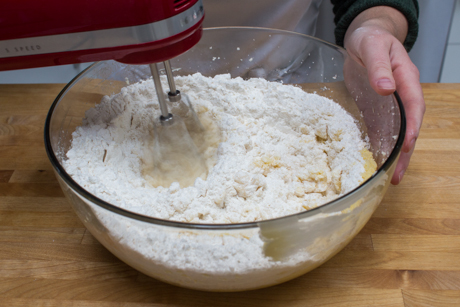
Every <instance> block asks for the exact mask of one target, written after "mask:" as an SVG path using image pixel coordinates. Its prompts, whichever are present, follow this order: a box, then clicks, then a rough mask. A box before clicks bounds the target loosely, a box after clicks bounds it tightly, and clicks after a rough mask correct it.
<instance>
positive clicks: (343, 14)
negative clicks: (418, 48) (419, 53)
mask: <svg viewBox="0 0 460 307" xmlns="http://www.w3.org/2000/svg"><path fill="white" fill-rule="evenodd" d="M331 2H332V4H333V6H334V14H335V18H334V22H335V24H336V29H335V37H336V43H337V44H338V45H342V46H343V45H344V41H345V36H346V33H349V32H350V31H348V29H349V27H350V26H353V25H352V24H355V25H356V24H357V23H359V24H362V22H363V21H366V20H368V19H373V18H372V17H383V16H382V15H384V12H383V11H379V10H375V8H377V7H379V8H382V7H388V8H389V9H391V8H392V9H396V10H397V11H398V12H399V13H400V14H402V15H403V16H404V17H405V24H404V25H403V27H404V28H403V29H398V28H397V27H396V28H393V29H391V31H393V30H395V34H396V35H397V37H398V39H399V37H401V36H403V35H404V32H405V33H406V34H405V35H404V36H405V39H404V41H403V45H404V47H405V48H406V50H407V51H409V50H410V49H411V48H412V46H413V44H414V43H415V40H416V38H417V35H418V20H417V19H418V13H419V8H418V2H417V0H331ZM363 13H364V15H362V14H363ZM390 15H391V16H395V15H394V14H393V12H391V14H390ZM358 17H359V20H356V19H357V18H358ZM369 17H371V18H369ZM395 17H396V20H395V22H396V24H398V23H399V17H397V15H396V16H395ZM388 21H389V20H387V21H386V22H385V26H389V27H390V28H391V26H392V25H391V22H393V21H389V22H390V24H387V22H388ZM389 30H390V29H389ZM396 32H397V33H396Z"/></svg>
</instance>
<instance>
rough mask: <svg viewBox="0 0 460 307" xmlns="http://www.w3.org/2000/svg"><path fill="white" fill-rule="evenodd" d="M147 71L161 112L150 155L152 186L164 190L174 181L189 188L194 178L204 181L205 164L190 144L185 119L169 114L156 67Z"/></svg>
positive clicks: (152, 66)
mask: <svg viewBox="0 0 460 307" xmlns="http://www.w3.org/2000/svg"><path fill="white" fill-rule="evenodd" d="M150 70H151V72H152V77H153V82H154V84H155V90H156V92H157V96H158V101H159V104H160V111H161V116H160V118H159V124H158V122H157V123H156V124H155V125H154V127H155V143H154V148H153V153H152V154H151V159H152V160H153V161H151V163H149V164H150V165H152V166H153V170H152V172H150V174H149V177H150V178H151V183H152V184H153V185H154V186H163V187H165V188H168V187H169V186H170V185H171V183H173V182H179V184H180V185H181V187H187V186H191V185H193V184H194V182H195V180H196V178H198V177H202V178H203V179H205V178H206V176H207V172H208V169H207V167H206V163H205V161H204V158H203V156H202V155H201V154H200V152H199V150H198V148H197V146H196V145H195V143H194V142H193V140H192V137H191V136H190V134H189V131H188V129H187V126H186V125H185V123H184V120H182V118H181V117H180V116H178V115H173V114H171V113H169V111H168V105H167V104H166V99H165V95H164V92H163V89H162V85H161V80H160V74H159V72H158V67H157V65H156V64H150ZM171 77H172V74H171ZM170 82H171V81H170ZM172 82H174V81H172ZM170 84H171V83H170ZM174 88H175V87H174ZM176 96H177V95H176ZM179 99H180V96H179Z"/></svg>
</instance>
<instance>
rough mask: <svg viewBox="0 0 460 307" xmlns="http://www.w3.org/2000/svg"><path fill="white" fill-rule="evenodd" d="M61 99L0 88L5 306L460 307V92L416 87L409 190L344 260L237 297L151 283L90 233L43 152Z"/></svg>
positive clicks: (401, 188) (396, 190)
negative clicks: (416, 129) (421, 115)
mask: <svg viewBox="0 0 460 307" xmlns="http://www.w3.org/2000/svg"><path fill="white" fill-rule="evenodd" d="M62 88H63V84H46V85H45V84H42V85H0V306H8V307H15V306H47V307H54V306H56V307H66V306H72V307H75V306H88V307H93V306H104V307H105V306H110V307H117V306H120V307H121V306H123V307H131V306H162V307H165V306H353V307H357V306H406V307H408V306H460V84H423V90H424V93H425V99H426V104H427V111H426V114H425V119H424V123H423V126H422V130H421V133H420V137H419V139H418V142H417V147H416V150H415V152H414V155H413V157H412V162H411V164H410V167H409V169H408V171H407V173H406V175H405V177H404V180H403V182H402V183H401V184H400V185H398V186H391V187H390V188H389V190H388V192H387V194H386V196H385V198H384V199H383V201H382V203H381V204H380V206H379V208H378V209H377V211H376V212H375V213H374V215H373V216H372V218H371V219H370V221H369V222H368V223H367V225H366V226H365V227H364V229H363V230H362V231H361V232H360V233H359V234H358V236H357V237H356V238H355V239H354V240H353V241H352V242H351V243H350V244H349V245H348V246H347V247H346V248H345V249H344V250H343V251H341V252H340V253H339V254H337V255H336V256H335V257H333V258H332V259H331V260H329V261H328V262H326V263H325V264H324V265H322V266H321V267H319V268H317V269H315V270H314V271H312V272H310V273H308V274H306V275H303V276H301V277H299V278H297V279H295V280H292V281H289V282H286V283H284V284H281V285H278V286H274V287H270V288H266V289H262V290H256V291H247V292H239V293H207V292H199V291H193V290H188V289H183V288H179V287H175V286H170V285H168V284H165V283H163V282H160V281H157V280H155V279H153V278H150V277H148V276H145V275H143V274H142V273H139V272H138V271H136V270H134V269H132V268H131V267H129V266H128V265H126V264H124V263H123V262H121V261H120V260H118V259H117V258H116V257H115V256H113V255H112V254H111V253H110V252H108V251H107V250H106V249H105V248H104V247H103V246H102V245H101V244H99V243H98V242H97V241H96V239H94V237H93V236H92V235H91V234H90V233H89V232H88V231H87V230H86V228H85V227H84V226H83V224H82V223H81V222H80V220H79V219H78V217H77V216H76V215H75V213H74V212H73V211H72V208H71V207H70V205H69V203H68V201H67V199H66V198H64V195H63V193H62V191H61V189H60V187H59V185H58V183H57V181H56V179H55V177H54V174H53V171H52V167H51V164H50V162H49V161H48V158H47V156H46V152H45V148H44V144H43V126H44V123H45V117H46V114H47V112H48V110H49V108H50V106H51V103H52V102H53V100H54V98H55V97H56V96H57V94H58V93H59V91H60V90H61V89H62Z"/></svg>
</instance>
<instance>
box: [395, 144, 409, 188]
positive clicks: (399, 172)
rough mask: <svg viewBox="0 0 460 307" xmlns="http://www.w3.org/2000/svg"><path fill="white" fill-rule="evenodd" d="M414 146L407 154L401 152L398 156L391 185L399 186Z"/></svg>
mask: <svg viewBox="0 0 460 307" xmlns="http://www.w3.org/2000/svg"><path fill="white" fill-rule="evenodd" d="M414 149H415V146H414V147H413V148H412V149H411V150H410V151H409V152H401V154H400V155H399V160H398V164H396V169H395V172H394V174H393V177H392V178H391V184H395V185H396V184H399V183H400V182H401V180H402V179H403V177H404V174H405V173H406V170H407V167H408V166H409V161H410V158H411V156H412V153H413V152H414Z"/></svg>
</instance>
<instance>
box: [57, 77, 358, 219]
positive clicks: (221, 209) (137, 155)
mask: <svg viewBox="0 0 460 307" xmlns="http://www.w3.org/2000/svg"><path fill="white" fill-rule="evenodd" d="M163 81H164V86H165V88H167V85H166V82H165V80H163ZM176 83H177V86H178V88H180V89H181V91H183V92H185V93H187V94H188V95H189V96H190V98H191V100H192V101H193V102H194V105H195V109H196V110H197V113H198V114H199V116H200V118H208V119H209V118H210V119H212V120H213V121H214V122H215V124H217V126H218V127H219V130H220V133H221V138H222V142H221V143H220V144H218V142H214V144H210V146H209V148H208V150H207V151H206V152H205V158H206V159H207V161H208V167H209V169H210V172H209V175H208V177H207V180H205V181H204V180H202V179H201V178H198V179H197V180H196V181H195V184H194V186H190V187H186V188H181V187H180V186H179V184H178V183H173V184H172V185H171V186H168V187H164V188H163V187H158V188H154V187H152V186H151V185H150V184H149V183H148V181H147V180H146V179H145V178H144V177H143V176H142V175H141V173H142V164H143V163H142V158H143V154H144V151H143V149H144V148H146V147H149V146H151V145H150V144H151V139H152V138H153V136H152V131H153V128H152V119H153V118H157V117H158V116H159V108H158V103H157V101H156V97H155V96H156V95H155V91H154V88H153V84H152V82H151V80H148V81H145V82H140V83H137V84H133V85H130V86H128V87H126V88H123V90H122V91H121V93H119V94H116V95H113V96H111V97H105V98H104V99H103V101H102V102H101V104H99V105H97V106H96V107H95V108H94V109H91V110H88V111H87V113H86V121H85V123H84V125H83V126H81V127H79V128H78V129H77V130H76V131H75V133H74V134H73V141H72V148H71V150H69V151H68V153H67V157H68V160H67V161H66V163H65V168H66V170H67V172H68V173H69V174H70V175H71V176H72V177H73V178H74V179H75V180H76V181H77V182H78V183H79V184H80V185H82V186H83V187H84V188H86V189H87V190H88V191H90V192H91V193H93V194H95V195H96V196H98V197H100V198H102V199H104V200H106V201H107V202H109V203H112V204H115V205H117V206H120V207H123V208H126V209H129V210H132V211H135V212H139V213H142V214H145V215H149V216H154V217H158V218H161V219H168V220H176V221H183V222H193V223H238V222H252V221H257V220H265V219H271V218H274V217H279V216H283V215H288V214H293V213H296V212H299V211H303V210H306V209H309V208H313V207H316V206H317V205H319V204H321V203H324V202H327V201H330V200H332V199H334V198H336V197H338V196H339V195H340V194H343V193H345V192H347V191H349V190H350V189H352V188H354V187H356V186H358V185H359V183H360V182H362V181H363V177H362V174H363V173H364V170H365V169H364V159H363V157H362V155H361V151H362V150H363V149H364V148H365V146H366V144H365V143H364V142H363V141H362V140H361V137H360V136H361V134H360V131H359V129H358V128H357V126H356V124H355V122H354V120H353V118H352V117H351V116H350V115H348V114H347V113H346V112H345V111H344V110H343V109H342V108H341V107H340V106H339V105H337V104H336V103H334V102H333V101H331V100H329V99H327V98H324V97H320V96H318V95H314V94H307V93H305V92H304V91H303V90H301V89H300V88H297V87H294V86H290V85H282V84H280V83H274V82H267V81H265V80H263V79H250V80H248V81H244V80H243V79H241V78H236V79H231V78H230V76H229V75H219V76H216V77H215V78H206V77H203V76H202V75H200V74H195V75H193V76H187V77H176ZM175 111H177V106H176V108H174V107H173V108H172V113H173V114H174V113H175ZM216 133H217V132H216ZM217 146H218V149H217V151H216V150H215V149H216V147H217ZM214 164H215V165H214Z"/></svg>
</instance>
